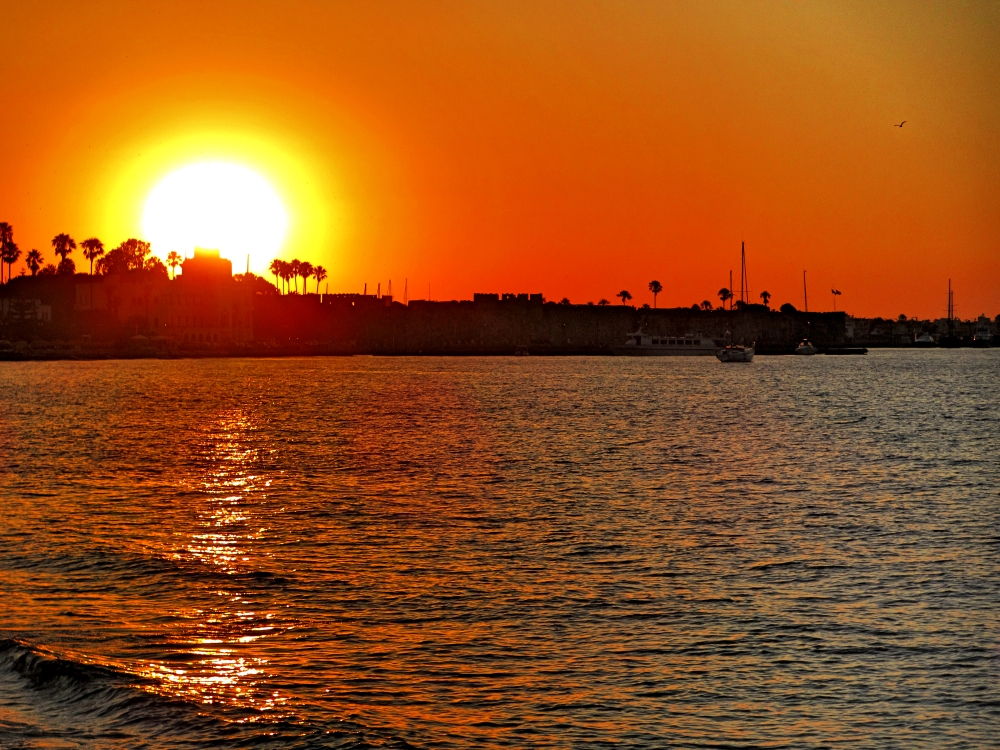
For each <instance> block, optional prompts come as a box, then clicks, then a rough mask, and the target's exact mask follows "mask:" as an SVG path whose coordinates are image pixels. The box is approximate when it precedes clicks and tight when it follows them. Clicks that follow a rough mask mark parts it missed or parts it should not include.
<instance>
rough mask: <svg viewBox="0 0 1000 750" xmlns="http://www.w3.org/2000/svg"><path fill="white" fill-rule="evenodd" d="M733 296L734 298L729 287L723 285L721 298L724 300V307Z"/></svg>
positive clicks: (720, 291) (720, 292)
mask: <svg viewBox="0 0 1000 750" xmlns="http://www.w3.org/2000/svg"><path fill="white" fill-rule="evenodd" d="M732 298H733V293H732V292H731V291H729V290H728V289H726V287H722V289H720V290H719V299H721V300H722V306H723V307H725V306H726V303H727V302H728V301H729V300H731V299H732Z"/></svg>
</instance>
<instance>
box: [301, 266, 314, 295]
mask: <svg viewBox="0 0 1000 750" xmlns="http://www.w3.org/2000/svg"><path fill="white" fill-rule="evenodd" d="M312 275H313V264H312V263H310V262H309V261H308V260H304V261H302V262H301V263H299V276H301V277H302V293H303V294H307V293H308V292H309V289H308V286H309V279H310V278H312Z"/></svg>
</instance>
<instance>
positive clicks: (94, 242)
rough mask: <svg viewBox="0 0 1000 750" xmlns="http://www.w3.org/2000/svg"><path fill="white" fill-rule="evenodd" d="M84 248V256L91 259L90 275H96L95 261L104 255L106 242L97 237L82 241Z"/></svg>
mask: <svg viewBox="0 0 1000 750" xmlns="http://www.w3.org/2000/svg"><path fill="white" fill-rule="evenodd" d="M80 247H82V248H83V257H84V258H86V259H87V260H89V261H90V275H91V276H93V275H94V261H95V260H96V259H98V258H100V257H101V256H102V255H104V243H103V242H101V241H100V240H99V239H97V238H96V237H91V238H90V239H89V240H84V241H83V242H81V243H80Z"/></svg>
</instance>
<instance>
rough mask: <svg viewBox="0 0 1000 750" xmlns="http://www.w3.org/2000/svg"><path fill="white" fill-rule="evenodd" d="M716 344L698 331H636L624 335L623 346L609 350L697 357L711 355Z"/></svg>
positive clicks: (637, 353) (650, 355)
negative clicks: (682, 333)
mask: <svg viewBox="0 0 1000 750" xmlns="http://www.w3.org/2000/svg"><path fill="white" fill-rule="evenodd" d="M717 346H718V345H717V344H716V343H715V341H713V340H712V339H710V338H707V337H705V336H702V335H701V334H700V333H690V334H687V335H686V336H661V335H654V334H651V333H643V332H642V331H636V332H635V333H630V334H629V335H628V336H627V337H626V340H625V344H624V345H623V346H615V347H612V349H611V351H613V352H614V353H615V354H618V355H623V356H626V357H697V356H711V355H712V354H714V353H715V350H716V348H717Z"/></svg>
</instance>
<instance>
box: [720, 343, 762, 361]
mask: <svg viewBox="0 0 1000 750" xmlns="http://www.w3.org/2000/svg"><path fill="white" fill-rule="evenodd" d="M715 356H716V357H717V358H718V360H719V361H720V362H753V345H752V344H751V345H750V346H743V344H730V345H729V346H721V347H719V348H718V349H716V350H715Z"/></svg>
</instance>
